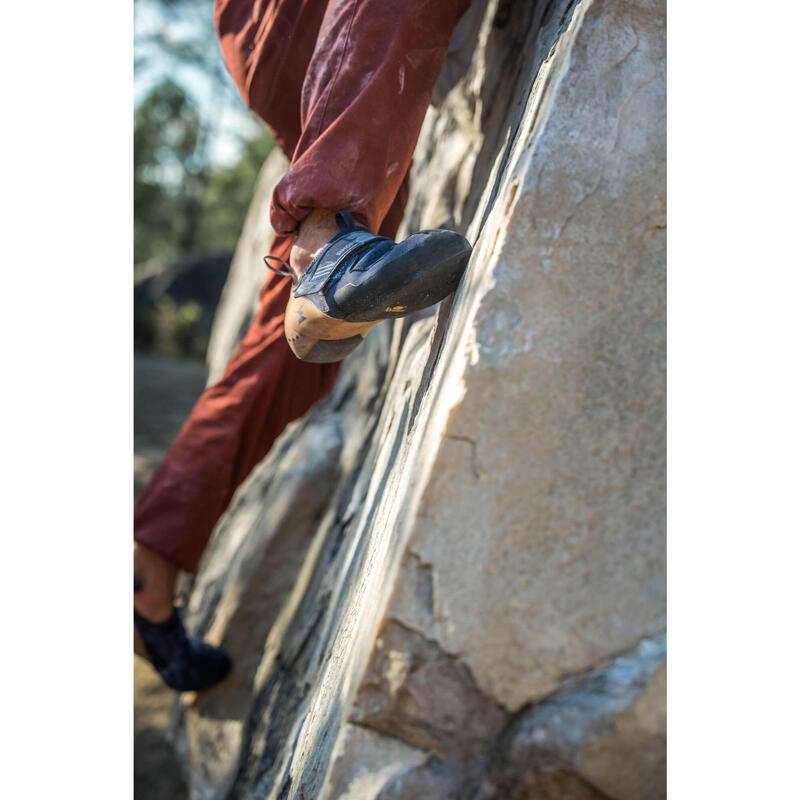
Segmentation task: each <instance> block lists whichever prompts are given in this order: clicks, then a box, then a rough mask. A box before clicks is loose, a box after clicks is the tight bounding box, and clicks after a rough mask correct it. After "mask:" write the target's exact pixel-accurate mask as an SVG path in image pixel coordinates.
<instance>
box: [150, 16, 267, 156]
mask: <svg viewBox="0 0 800 800" xmlns="http://www.w3.org/2000/svg"><path fill="white" fill-rule="evenodd" d="M213 7H214V3H213V0H184V2H169V0H166V2H165V0H136V2H135V3H134V59H135V62H136V69H135V70H134V103H135V104H136V105H138V104H139V103H140V102H141V100H143V99H144V98H145V97H146V96H147V94H148V93H149V92H150V90H151V89H152V88H153V87H154V86H155V85H156V84H157V83H159V82H160V81H162V80H164V79H165V78H169V79H171V80H173V81H174V82H175V83H177V84H179V85H180V86H182V87H183V89H184V91H186V93H187V94H188V95H189V96H190V97H191V99H192V101H193V102H194V104H195V106H196V107H197V110H198V112H199V114H200V118H201V123H202V124H203V126H204V127H205V128H206V129H207V131H208V136H209V144H208V152H209V159H210V161H211V162H212V163H213V164H215V165H219V166H227V165H229V164H231V163H233V162H235V161H236V160H237V158H238V156H239V154H240V153H241V149H242V142H243V140H246V139H250V138H253V137H254V136H255V135H257V134H258V133H259V131H260V130H263V126H262V125H261V123H259V122H258V121H257V120H256V119H255V117H254V115H253V114H252V112H251V111H250V110H249V109H248V108H247V107H246V106H245V104H244V102H243V101H242V99H241V98H240V97H239V95H238V93H237V92H236V89H235V87H234V85H233V81H232V80H231V79H230V76H229V75H228V73H227V72H226V71H225V67H224V64H223V62H222V54H221V53H220V49H219V44H218V42H217V38H216V33H215V31H214V18H213ZM181 48H182V49H184V50H186V49H187V48H188V49H191V50H194V51H197V55H198V58H196V59H195V60H194V61H189V60H185V59H177V58H176V57H175V55H174V52H173V51H174V50H176V49H181Z"/></svg>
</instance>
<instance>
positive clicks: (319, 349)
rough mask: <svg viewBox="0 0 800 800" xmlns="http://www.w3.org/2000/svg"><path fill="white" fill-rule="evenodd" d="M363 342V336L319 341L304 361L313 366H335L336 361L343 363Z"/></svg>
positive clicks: (304, 357)
mask: <svg viewBox="0 0 800 800" xmlns="http://www.w3.org/2000/svg"><path fill="white" fill-rule="evenodd" d="M363 341H364V337H363V336H351V337H350V338H349V339H319V340H318V341H317V343H316V344H315V345H314V346H313V347H312V348H311V349H310V350H309V351H308V352H307V353H306V354H305V356H303V359H302V360H303V361H309V362H311V363H313V364H333V363H334V362H336V361H343V360H344V359H345V358H347V356H349V355H350V353H352V352H353V350H355V349H356V347H358V346H359V345H360V344H361V342H363Z"/></svg>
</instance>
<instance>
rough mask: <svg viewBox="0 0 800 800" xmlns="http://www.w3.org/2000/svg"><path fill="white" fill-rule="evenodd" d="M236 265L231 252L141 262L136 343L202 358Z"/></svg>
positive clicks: (163, 352) (135, 312)
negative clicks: (219, 305)
mask: <svg viewBox="0 0 800 800" xmlns="http://www.w3.org/2000/svg"><path fill="white" fill-rule="evenodd" d="M230 264H231V256H230V254H229V253H222V254H216V255H215V254H205V253H201V254H188V255H184V256H181V257H179V258H176V259H173V260H171V261H168V262H148V263H146V264H143V265H140V266H139V267H138V268H137V269H136V270H135V272H134V286H133V340H134V346H135V347H136V348H137V349H138V350H141V351H148V352H155V353H159V354H161V355H167V356H189V357H194V358H202V357H203V354H204V353H205V351H206V348H207V346H208V340H209V338H210V336H211V329H212V325H213V322H214V314H215V313H216V310H217V304H218V303H219V299H220V296H221V294H222V289H223V287H224V286H225V281H226V280H227V277H228V269H229V267H230Z"/></svg>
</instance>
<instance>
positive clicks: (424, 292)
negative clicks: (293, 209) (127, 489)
mask: <svg viewBox="0 0 800 800" xmlns="http://www.w3.org/2000/svg"><path fill="white" fill-rule="evenodd" d="M314 213H315V214H316V216H313V215H312V217H313V218H310V219H311V221H310V222H309V228H308V230H309V232H310V234H312V233H313V235H308V236H307V237H305V238H304V230H303V226H301V230H300V235H299V237H298V240H297V241H298V243H297V244H296V245H295V249H296V250H297V254H295V250H293V251H292V256H291V259H292V261H291V267H292V272H293V273H294V276H295V280H294V290H293V292H292V296H291V297H290V299H289V303H288V305H287V307H286V318H285V331H286V339H287V340H288V342H289V346H290V347H291V348H292V351H293V352H294V354H295V355H296V356H297V357H298V358H300V359H302V360H303V361H314V362H331V361H341V360H342V359H343V358H345V357H346V356H347V355H349V354H350V353H351V352H352V351H353V350H355V348H356V347H357V346H358V345H359V344H360V343H361V342H362V341H363V340H364V337H365V336H366V334H367V331H369V329H370V328H372V327H373V325H376V324H377V323H378V322H380V321H381V320H385V319H392V318H395V317H404V316H407V315H408V314H412V313H414V312H415V311H419V310H420V309H423V308H427V307H428V306H432V305H434V304H435V303H438V302H439V301H440V300H442V299H444V298H445V297H447V295H449V294H450V293H451V292H453V291H454V290H455V288H456V287H457V286H458V282H459V280H460V279H461V275H462V273H463V272H464V269H465V268H466V266H467V262H468V261H469V255H470V252H471V250H472V248H471V247H470V244H469V242H468V241H467V240H466V239H465V238H464V237H463V236H461V234H458V233H455V232H453V231H445V230H434V231H420V232H419V233H415V234H413V235H412V236H409V237H408V239H406V240H405V241H403V242H400V243H399V244H395V243H394V242H393V241H392V240H391V239H387V238H386V237H383V236H375V235H374V234H372V233H370V232H369V231H368V230H367V229H366V228H361V227H357V226H356V225H355V223H354V222H353V219H352V217H351V216H350V214H349V213H348V212H346V211H340V212H339V213H337V214H336V215H332V214H331V213H330V212H314ZM333 223H335V224H336V226H337V227H338V232H336V233H334V234H333V235H332V236H330V233H331V230H332V224H333ZM305 224H306V221H305V220H304V225H305ZM323 236H328V238H327V239H324V240H322V237H323ZM320 240H322V241H323V244H322V246H319V245H318V242H319V241H320ZM298 246H299V247H298ZM314 246H317V247H318V249H317V250H314V249H313V248H314ZM304 261H305V264H304V263H303V262H304Z"/></svg>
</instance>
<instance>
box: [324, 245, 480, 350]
mask: <svg viewBox="0 0 800 800" xmlns="http://www.w3.org/2000/svg"><path fill="white" fill-rule="evenodd" d="M471 252H472V248H471V247H470V245H469V242H468V241H467V240H466V239H465V238H464V237H463V236H461V234H458V233H455V232H453V231H445V230H435V231H421V232H420V233H415V234H413V235H412V236H410V237H409V238H408V239H406V240H405V241H404V242H402V243H401V244H400V245H398V246H397V247H396V248H395V249H394V250H393V251H392V252H391V254H390V256H389V257H387V258H385V259H380V260H379V261H377V262H376V263H375V264H373V265H372V266H371V267H370V269H368V270H366V271H365V272H361V273H358V272H354V273H351V274H350V275H348V276H346V278H345V281H344V282H342V283H340V285H338V286H337V287H336V289H335V291H334V292H333V297H331V298H329V304H330V311H329V312H328V313H330V315H331V316H333V317H337V318H338V319H343V320H345V321H347V322H374V321H377V320H382V319H392V318H397V317H405V316H407V315H408V314H413V313H414V312H415V311H420V310H422V309H423V308H428V307H429V306H432V305H434V304H436V303H438V302H440V301H441V300H443V299H444V298H445V297H447V296H448V295H449V294H451V293H452V292H454V291H455V290H456V288H457V287H458V283H459V281H460V280H461V276H462V275H463V273H464V270H465V269H466V267H467V264H468V263H469V257H470V254H471ZM354 347H355V346H354ZM354 347H353V349H354Z"/></svg>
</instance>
